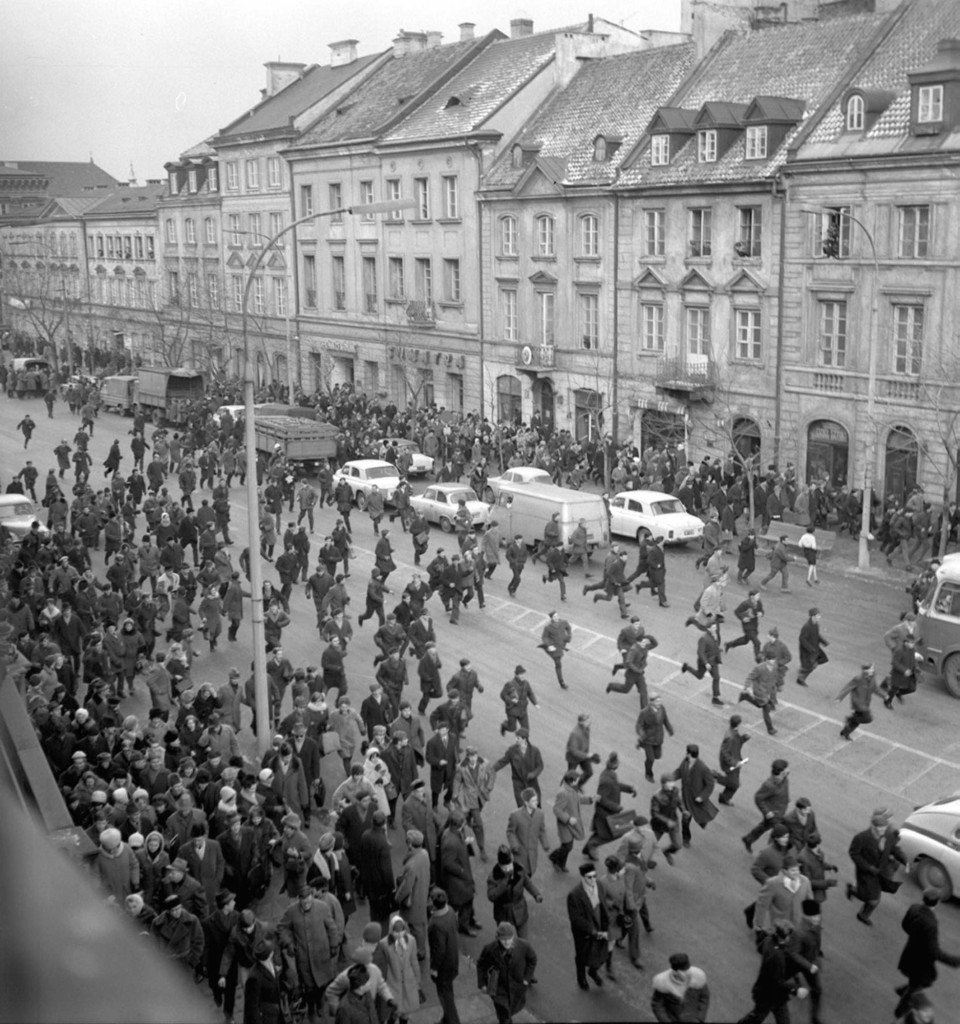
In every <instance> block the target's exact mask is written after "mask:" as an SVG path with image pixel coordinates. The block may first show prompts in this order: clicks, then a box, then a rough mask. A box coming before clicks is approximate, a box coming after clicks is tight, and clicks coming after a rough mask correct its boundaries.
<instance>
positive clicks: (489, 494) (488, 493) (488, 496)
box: [483, 487, 497, 505]
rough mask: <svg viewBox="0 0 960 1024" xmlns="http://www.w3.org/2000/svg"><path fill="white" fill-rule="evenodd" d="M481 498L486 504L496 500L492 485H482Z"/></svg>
mask: <svg viewBox="0 0 960 1024" xmlns="http://www.w3.org/2000/svg"><path fill="white" fill-rule="evenodd" d="M483 500H484V501H485V502H486V503H487V504H488V505H492V504H493V503H494V502H495V501H496V500H497V496H496V495H495V494H494V493H493V488H492V487H484V489H483Z"/></svg>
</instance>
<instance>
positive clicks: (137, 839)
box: [127, 832, 146, 850]
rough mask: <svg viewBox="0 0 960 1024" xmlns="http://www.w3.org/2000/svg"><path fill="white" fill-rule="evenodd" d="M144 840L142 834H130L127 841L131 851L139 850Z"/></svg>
mask: <svg viewBox="0 0 960 1024" xmlns="http://www.w3.org/2000/svg"><path fill="white" fill-rule="evenodd" d="M145 841H146V840H145V839H144V838H143V833H142V832H131V833H130V838H129V839H128V840H127V844H128V845H129V847H130V849H131V850H139V849H140V848H141V847H142V846H143V844H144V842H145Z"/></svg>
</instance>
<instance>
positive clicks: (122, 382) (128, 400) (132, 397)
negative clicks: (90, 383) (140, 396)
mask: <svg viewBox="0 0 960 1024" xmlns="http://www.w3.org/2000/svg"><path fill="white" fill-rule="evenodd" d="M137 384H138V378H137V377H134V376H133V375H132V374H118V375H116V376H114V377H104V378H103V382H102V383H101V385H100V406H101V408H102V409H104V410H105V411H106V412H109V411H110V410H111V409H116V411H117V412H118V413H120V414H121V415H123V416H126V415H127V413H132V412H133V408H134V406H135V405H136V404H137Z"/></svg>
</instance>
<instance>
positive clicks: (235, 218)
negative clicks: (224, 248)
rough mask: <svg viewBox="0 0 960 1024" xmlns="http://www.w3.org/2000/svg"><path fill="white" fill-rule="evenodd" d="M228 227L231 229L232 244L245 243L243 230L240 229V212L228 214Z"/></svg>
mask: <svg viewBox="0 0 960 1024" xmlns="http://www.w3.org/2000/svg"><path fill="white" fill-rule="evenodd" d="M227 227H228V228H229V231H230V244H231V245H243V232H242V231H241V230H240V214H239V213H230V214H228V215H227Z"/></svg>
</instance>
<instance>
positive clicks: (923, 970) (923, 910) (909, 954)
mask: <svg viewBox="0 0 960 1024" xmlns="http://www.w3.org/2000/svg"><path fill="white" fill-rule="evenodd" d="M939 902H940V896H939V893H938V892H937V890H936V889H924V890H923V902H922V903H914V904H912V905H911V906H910V908H909V909H908V910H907V912H906V914H904V915H903V921H901V922H900V927H901V928H902V929H903V930H904V931H905V932H906V933H907V944H906V945H905V946H904V947H903V952H902V953H901V954H900V960H899V962H898V963H897V970H898V971H899V972H900V973H901V974H903V975H905V976H906V979H907V982H906V984H905V985H900V986H899V987H898V988H897V990H896V991H897V995H899V996H900V1002H899V1003H897V1008H896V1010H894V1011H893V1015H894V1017H896V1018H897V1020H899V1019H900V1018H901V1017H902V1016H904V1015H905V1014H906V1012H907V1010H908V1009H909V1006H910V1000H911V997H912V996H913V994H914V993H915V992H919V991H921V990H922V989H925V988H930V987H931V986H932V985H933V983H934V982H935V981H936V980H937V963H938V962H939V963H942V964H947V966H949V967H960V956H956V955H954V954H952V953H947V952H946V951H945V950H943V949H941V948H940V925H939V922H938V921H937V915H936V914H935V913H934V912H933V908H934V907H935V906H936V905H937V904H938V903H939Z"/></svg>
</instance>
